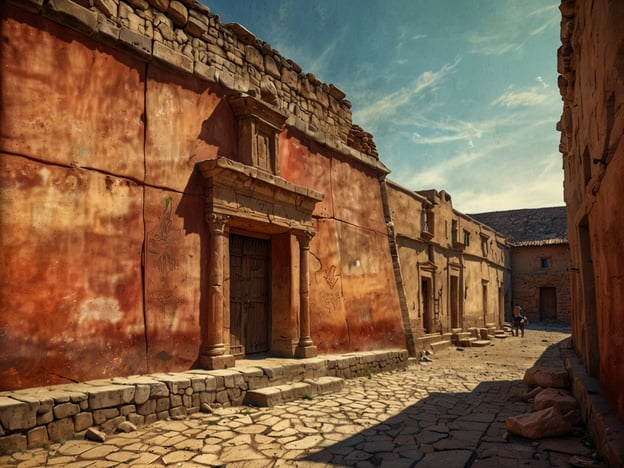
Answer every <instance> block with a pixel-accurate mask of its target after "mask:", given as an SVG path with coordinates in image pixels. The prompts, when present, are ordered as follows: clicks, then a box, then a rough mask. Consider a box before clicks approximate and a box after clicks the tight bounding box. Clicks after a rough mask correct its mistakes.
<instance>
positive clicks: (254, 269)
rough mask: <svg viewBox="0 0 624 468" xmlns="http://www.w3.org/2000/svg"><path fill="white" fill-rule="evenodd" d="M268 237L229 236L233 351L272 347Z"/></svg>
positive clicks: (243, 352) (255, 351)
mask: <svg viewBox="0 0 624 468" xmlns="http://www.w3.org/2000/svg"><path fill="white" fill-rule="evenodd" d="M269 251H270V243H269V241H268V240H263V239H256V238H253V237H244V236H238V235H235V234H232V235H230V353H232V354H233V355H235V356H244V355H246V354H253V353H262V352H266V351H268V350H269V329H270V315H269V310H270V308H269V272H270V268H269V261H270V256H269Z"/></svg>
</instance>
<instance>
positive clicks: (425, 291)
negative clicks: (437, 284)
mask: <svg viewBox="0 0 624 468" xmlns="http://www.w3.org/2000/svg"><path fill="white" fill-rule="evenodd" d="M431 289H432V288H431V278H422V279H421V281H420V294H421V296H422V298H421V299H422V312H423V328H424V329H425V333H433V310H432V308H431V305H432V304H431V303H432V302H433V301H432V298H431V293H432V290H431Z"/></svg>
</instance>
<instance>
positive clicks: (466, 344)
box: [459, 336, 477, 348]
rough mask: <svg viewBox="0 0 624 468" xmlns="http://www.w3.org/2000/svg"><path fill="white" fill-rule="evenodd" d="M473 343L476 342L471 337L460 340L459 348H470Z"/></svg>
mask: <svg viewBox="0 0 624 468" xmlns="http://www.w3.org/2000/svg"><path fill="white" fill-rule="evenodd" d="M475 341H477V339H476V338H475V337H474V336H471V337H470V338H462V339H461V340H459V346H462V347H464V348H470V347H472V343H474V342H475Z"/></svg>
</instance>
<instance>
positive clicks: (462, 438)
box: [304, 323, 591, 468]
mask: <svg viewBox="0 0 624 468" xmlns="http://www.w3.org/2000/svg"><path fill="white" fill-rule="evenodd" d="M531 328H532V329H534V330H536V329H541V330H544V331H551V330H552V331H562V332H564V333H565V332H566V326H565V325H561V324H557V323H555V324H552V323H536V324H531ZM567 330H568V331H569V326H568V327H567ZM569 345H570V340H569V338H566V339H564V340H562V341H560V342H558V343H555V344H553V345H551V346H549V347H548V348H547V349H546V350H545V351H544V353H543V354H542V355H541V356H540V357H539V358H538V359H537V360H536V362H535V364H534V365H536V366H548V367H552V366H563V359H562V357H561V352H560V349H561V348H567V347H569ZM490 371H491V370H490ZM490 375H491V373H490ZM527 389H528V387H527V386H526V385H525V384H524V383H523V382H522V380H496V381H484V382H481V383H479V384H478V385H477V386H476V387H475V388H474V390H472V391H470V392H459V393H458V392H455V393H452V392H450V393H443V392H437V393H430V394H429V396H427V397H426V398H424V399H422V400H420V401H418V402H417V403H416V404H414V405H411V406H409V407H407V408H406V409H404V410H403V411H402V412H401V413H399V414H397V415H395V416H393V417H390V418H389V419H387V420H385V421H383V422H380V423H379V424H377V425H375V426H373V427H370V428H367V429H365V430H363V431H361V432H359V433H357V434H354V435H352V436H350V437H349V438H347V439H345V440H342V441H340V442H336V443H335V444H333V445H331V446H328V447H325V448H324V449H322V450H321V451H318V452H316V453H314V454H311V455H309V456H307V457H306V458H305V459H304V460H305V461H308V462H316V463H326V464H329V465H332V466H349V467H351V466H358V467H359V466H362V467H365V466H383V467H387V466H392V467H403V466H405V467H411V466H418V467H435V468H447V467H450V468H455V467H467V466H473V465H474V466H478V467H482V466H483V467H489V466H491V467H498V466H532V467H533V466H535V467H541V466H544V467H550V466H570V465H569V464H568V463H567V460H568V459H569V458H570V456H571V455H573V454H583V455H588V451H589V454H591V450H590V449H588V448H587V447H586V446H585V445H584V444H583V437H584V433H585V431H584V428H583V427H580V426H579V427H577V428H575V431H574V433H573V434H571V435H568V436H565V437H559V438H554V439H542V440H540V441H532V440H527V439H524V438H521V437H516V436H510V435H509V434H507V433H506V431H505V421H506V419H507V417H509V416H513V415H518V414H524V413H528V412H531V411H533V410H534V409H533V405H532V403H531V402H526V401H523V400H522V399H521V398H519V397H518V396H519V395H521V394H523V393H525V392H526V391H527Z"/></svg>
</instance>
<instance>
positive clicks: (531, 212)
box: [470, 206, 570, 322]
mask: <svg viewBox="0 0 624 468" xmlns="http://www.w3.org/2000/svg"><path fill="white" fill-rule="evenodd" d="M470 217H472V218H474V219H476V220H478V221H481V222H482V223H484V224H486V225H488V226H491V227H492V228H493V229H495V230H496V231H498V232H500V233H501V234H502V235H504V236H505V238H506V239H507V242H508V245H509V248H510V253H511V301H512V303H513V304H514V305H515V304H519V305H520V306H521V307H522V309H523V313H524V314H525V315H526V316H527V317H528V318H529V321H535V322H537V321H548V320H558V321H563V322H569V321H570V249H569V247H568V234H567V217H566V207H565V206H558V207H549V208H532V209H521V210H507V211H494V212H489V213H478V214H471V215H470ZM506 319H507V320H508V321H509V320H511V312H510V313H509V314H508V316H507V317H506Z"/></svg>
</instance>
